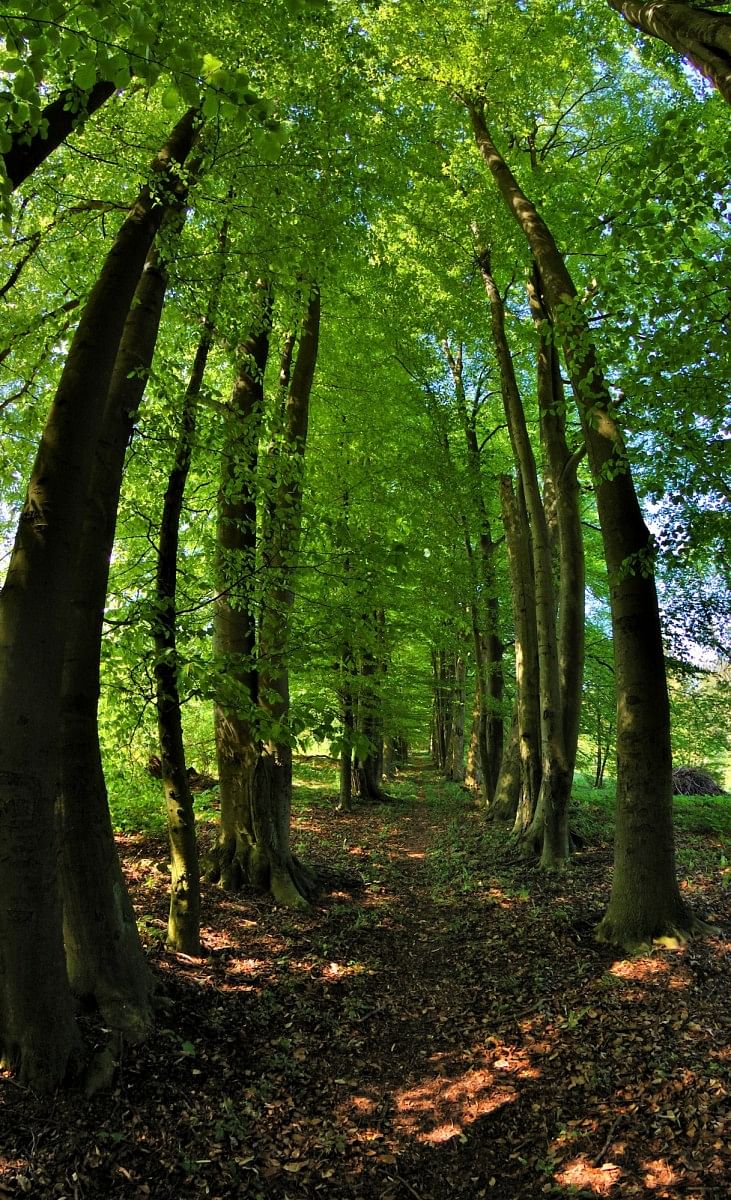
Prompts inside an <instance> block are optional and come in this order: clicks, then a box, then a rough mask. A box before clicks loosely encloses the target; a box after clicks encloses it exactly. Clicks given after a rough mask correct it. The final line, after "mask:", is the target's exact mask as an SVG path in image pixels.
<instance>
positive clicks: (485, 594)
mask: <svg viewBox="0 0 731 1200" xmlns="http://www.w3.org/2000/svg"><path fill="white" fill-rule="evenodd" d="M444 351H445V354H446V357H447V363H448V364H449V369H450V371H451V373H452V379H453V382H454V393H455V397H456V400H457V409H458V412H459V415H460V420H461V422H462V428H463V432H464V437H465V447H466V451H467V478H468V481H469V490H470V498H471V502H472V507H473V511H474V514H475V517H476V520H477V526H478V529H479V538H478V545H479V554H478V555H477V574H478V579H479V589H478V591H479V595H480V597H481V600H482V613H483V614H484V623H483V622H482V621H481V620H480V619H479V617H478V626H479V629H480V638H481V645H480V649H479V650H478V648H477V643H476V644H475V654H476V658H477V661H478V663H481V665H482V672H481V678H482V685H481V686H482V694H481V700H482V717H481V721H482V728H481V733H480V745H481V751H482V753H483V756H484V757H483V760H482V773H483V779H484V784H485V793H486V796H487V803H488V804H491V803H492V800H493V797H494V795H495V787H496V784H497V779H498V775H499V773H500V759H501V758H502V753H503V738H504V730H503V715H502V700H503V667H502V659H503V645H502V642H501V640H500V605H499V600H498V593H497V586H496V581H495V567H494V562H493V558H494V553H495V543H494V542H493V539H492V531H491V529H490V519H489V516H488V512H487V506H486V504H485V497H484V494H483V490H482V468H481V461H480V447H479V442H478V439H477V426H476V420H477V408H476V405H473V406H472V409H471V411H470V410H468V407H467V397H466V394H465V388H464V379H463V374H462V366H463V364H462V349H461V347H459V348H458V349H457V351H456V352H454V351H453V350H452V348H451V347H450V345H449V343H447V342H445V343H444ZM468 554H469V549H468ZM473 625H474V621H473Z"/></svg>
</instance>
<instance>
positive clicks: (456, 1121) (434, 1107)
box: [395, 1069, 518, 1145]
mask: <svg viewBox="0 0 731 1200" xmlns="http://www.w3.org/2000/svg"><path fill="white" fill-rule="evenodd" d="M517 1098H518V1093H517V1091H516V1090H515V1089H514V1088H511V1087H506V1086H505V1084H504V1083H503V1082H502V1081H496V1076H495V1073H494V1072H493V1071H489V1070H479V1069H478V1070H472V1071H467V1072H465V1074H463V1075H462V1076H461V1077H459V1078H454V1077H452V1078H450V1077H449V1076H446V1075H437V1076H434V1077H433V1078H431V1079H427V1080H424V1082H423V1083H420V1084H419V1085H418V1086H417V1087H413V1088H408V1089H405V1090H404V1091H401V1092H397V1093H396V1096H395V1101H396V1109H397V1112H398V1114H399V1115H398V1117H397V1120H396V1126H397V1128H398V1129H399V1130H400V1132H402V1133H404V1134H406V1135H407V1136H409V1137H413V1138H415V1139H416V1141H417V1142H421V1143H423V1144H425V1145H439V1144H441V1143H443V1142H447V1141H450V1140H451V1139H452V1138H455V1137H463V1136H464V1130H465V1129H466V1128H468V1127H469V1126H470V1125H472V1124H473V1123H474V1122H475V1121H478V1120H479V1119H480V1118H481V1117H485V1116H487V1115H488V1114H489V1113H492V1112H495V1111H496V1110H497V1109H499V1108H503V1107H504V1106H505V1105H506V1104H512V1103H513V1101H515V1100H517Z"/></svg>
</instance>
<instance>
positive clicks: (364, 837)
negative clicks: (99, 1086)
mask: <svg viewBox="0 0 731 1200" xmlns="http://www.w3.org/2000/svg"><path fill="white" fill-rule="evenodd" d="M315 774H316V772H315ZM307 786H308V787H309V788H310V789H311V790H312V792H313V793H314V796H313V801H312V803H311V804H310V805H309V806H308V808H307V809H306V810H305V812H303V813H302V814H300V815H299V816H298V818H297V821H296V831H295V836H296V839H297V841H298V853H300V854H301V855H302V856H303V857H304V858H305V859H307V860H308V861H319V862H320V863H323V864H324V865H326V868H327V869H328V870H329V871H333V870H342V871H349V872H350V875H351V877H352V875H353V873H354V872H355V873H357V874H359V875H360V877H361V880H362V884H363V886H362V889H359V890H354V891H350V892H348V891H342V892H335V893H333V894H331V895H329V896H327V897H325V899H324V900H323V903H322V904H321V905H318V906H317V907H316V909H314V910H313V912H312V913H306V914H301V913H293V912H290V911H285V910H281V909H276V908H274V907H273V906H272V905H271V903H270V902H269V901H267V900H265V899H263V898H261V897H257V896H253V895H243V896H236V897H227V896H224V895H223V894H222V893H220V892H219V891H218V890H216V889H209V890H208V892H207V894H206V906H205V917H204V920H205V925H206V928H205V930H204V941H205V945H206V948H207V950H208V956H207V957H206V958H205V959H203V960H200V961H198V960H190V959H185V958H184V957H183V956H180V955H178V956H176V955H171V954H168V953H167V952H166V951H165V950H164V949H163V947H162V943H161V939H160V931H161V930H162V929H163V928H164V924H165V912H166V873H165V870H164V858H165V850H164V845H163V843H162V842H161V841H155V840H153V839H149V838H148V839H141V838H127V839H124V840H123V849H124V851H125V857H126V863H127V870H128V877H129V879H130V881H131V884H132V886H133V888H134V892H135V900H136V903H137V905H138V908H139V915H140V917H141V919H142V924H143V929H145V930H146V936H147V939H148V944H149V951H150V955H151V958H152V959H153V961H154V963H155V964H156V968H157V970H158V971H159V973H160V976H161V978H162V979H163V980H164V981H165V984H166V989H167V993H168V997H169V1002H170V1008H169V1011H168V1012H167V1014H166V1015H165V1017H164V1018H163V1020H162V1022H161V1027H160V1029H159V1030H158V1036H157V1037H156V1038H154V1039H153V1040H152V1041H151V1042H150V1043H148V1044H147V1045H146V1046H143V1047H140V1048H139V1049H137V1050H134V1051H127V1052H126V1054H125V1057H124V1059H123V1061H122V1064H121V1070H120V1072H119V1076H118V1079H117V1081H116V1084H115V1087H114V1089H113V1091H112V1092H111V1093H107V1094H100V1095H98V1096H96V1097H94V1098H93V1099H92V1100H91V1101H89V1102H88V1104H86V1103H85V1104H83V1105H79V1103H78V1099H77V1100H74V1099H73V1097H71V1098H66V1097H60V1098H59V1100H58V1102H57V1104H56V1105H55V1107H54V1108H53V1110H52V1111H50V1110H49V1108H48V1105H44V1104H41V1103H40V1102H38V1101H36V1100H35V1099H34V1098H33V1097H32V1096H31V1095H30V1094H28V1093H24V1092H23V1091H22V1090H21V1089H19V1088H17V1087H15V1086H14V1085H12V1084H9V1085H8V1086H7V1087H6V1088H5V1089H4V1091H5V1097H4V1099H5V1103H4V1105H3V1106H2V1107H0V1121H2V1129H3V1136H2V1143H1V1145H2V1153H4V1154H5V1155H6V1157H5V1159H4V1160H3V1159H0V1163H2V1164H3V1168H2V1169H0V1195H9V1196H16V1195H18V1196H20V1195H29V1196H31V1197H38V1198H39V1200H46V1198H47V1197H53V1198H54V1200H61V1197H68V1198H69V1200H72V1198H73V1200H84V1198H87V1197H91V1198H93V1197H102V1196H104V1197H130V1198H132V1197H134V1198H137V1197H148V1196H149V1197H154V1198H155V1200H173V1198H175V1200H177V1198H178V1197H180V1196H182V1195H184V1196H185V1197H186V1200H198V1198H199V1197H200V1198H202V1197H211V1198H213V1200H216V1198H218V1200H224V1198H228V1197H237V1196H242V1197H251V1198H252V1200H264V1198H265V1197H266V1200H307V1198H310V1197H331V1198H332V1200H351V1198H352V1200H356V1198H359V1197H362V1198H363V1200H408V1198H409V1197H411V1198H412V1200H413V1198H414V1197H415V1198H416V1200H447V1198H449V1197H457V1198H459V1200H481V1198H482V1197H496V1198H499V1200H520V1198H523V1197H525V1198H526V1200H527V1198H528V1197H533V1196H536V1195H549V1196H563V1197H569V1196H576V1195H580V1196H581V1195H583V1196H587V1197H588V1196H593V1197H596V1196H610V1197H615V1196H616V1197H619V1196H620V1195H621V1196H623V1197H624V1196H653V1197H668V1198H669V1197H676V1196H681V1195H682V1196H686V1197H692V1198H694V1200H708V1198H711V1200H721V1197H725V1196H726V1195H727V1184H726V1178H727V1174H726V1170H727V1167H728V1164H729V1149H731V1145H730V1143H729V1129H728V1127H727V1125H726V1124H725V1123H724V1117H725V1115H726V1112H727V1105H728V1085H729V1060H728V1047H727V1037H726V1036H725V1033H724V1024H725V1029H726V1032H727V1030H728V1024H727V1022H728V1018H727V1011H728V1009H727V1002H726V996H727V995H728V993H729V982H731V981H730V980H729V974H730V971H729V959H730V957H731V956H729V954H728V949H729V944H728V942H726V943H724V942H723V940H722V939H713V940H710V941H707V942H702V943H698V944H696V945H693V946H692V947H690V948H688V949H686V950H683V951H680V952H677V953H675V954H667V953H662V954H653V955H648V956H646V957H644V958H638V959H632V960H625V959H622V958H621V957H618V956H617V955H616V954H613V953H612V951H611V950H609V949H607V948H606V947H599V946H597V945H596V944H595V943H594V942H593V938H592V929H593V924H594V922H595V921H596V919H597V918H598V916H599V915H600V913H601V906H602V903H603V902H604V900H605V898H606V894H607V871H608V864H609V862H610V859H611V855H610V851H609V847H607V846H601V845H600V846H596V847H594V848H591V849H587V850H586V851H585V852H584V853H583V854H582V855H580V856H578V858H577V860H576V862H575V864H574V865H573V867H572V869H571V871H570V872H568V873H567V874H566V876H565V877H563V878H561V879H558V880H545V879H543V878H541V877H540V876H539V874H538V873H537V872H536V871H535V870H534V869H533V868H532V867H527V866H525V865H524V864H522V863H517V862H512V863H511V862H510V861H508V862H507V863H506V862H505V860H504V853H503V849H502V848H503V844H504V835H503V833H502V832H501V831H494V830H490V829H487V830H486V829H485V827H484V825H483V823H482V822H481V821H480V820H478V819H477V817H476V816H475V814H474V811H473V810H472V808H471V807H470V805H469V802H468V800H467V798H466V796H465V794H464V793H462V792H461V791H460V790H459V789H458V788H456V787H454V786H453V785H452V786H451V787H449V788H446V789H445V787H444V785H443V783H440V782H439V781H438V779H437V777H436V775H434V774H433V773H432V772H431V771H430V770H428V769H424V768H423V767H421V766H420V765H419V764H417V766H416V767H415V768H412V769H411V770H410V771H408V772H405V773H404V775H403V776H402V777H401V779H400V780H399V782H398V784H397V785H396V786H395V787H394V792H395V795H396V799H395V801H394V803H393V804H389V805H378V806H373V807H367V808H358V809H356V811H355V812H354V813H352V814H337V813H336V812H335V811H334V810H333V807H332V799H331V793H330V794H328V795H327V798H326V796H325V787H324V786H323V787H322V788H321V789H318V786H317V781H316V780H315V782H314V784H313V783H312V782H310V783H309V784H308V785H307ZM694 886H695V887H696V888H697V894H696V895H695V896H694V903H695V904H696V905H698V906H700V905H701V904H702V903H703V902H705V908H704V910H703V911H704V914H705V915H711V913H712V912H713V913H715V916H716V918H717V919H721V920H723V918H724V917H726V918H727V917H728V891H727V890H726V891H725V892H724V891H723V890H722V888H721V886H720V885H719V886H716V884H715V882H714V880H713V879H712V878H711V877H710V876H709V877H708V878H705V877H699V878H698V880H697V881H696V883H695V884H694ZM704 889H705V890H704ZM724 905H725V906H726V910H725V912H724V911H722V908H723V906H724Z"/></svg>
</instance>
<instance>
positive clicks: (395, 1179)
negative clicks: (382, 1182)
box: [386, 1172, 423, 1200]
mask: <svg viewBox="0 0 731 1200" xmlns="http://www.w3.org/2000/svg"><path fill="white" fill-rule="evenodd" d="M386 1179H389V1180H390V1181H391V1183H401V1184H403V1186H404V1187H405V1188H406V1190H407V1192H411V1195H412V1196H415V1197H416V1200H423V1196H420V1195H419V1193H418V1192H417V1191H416V1189H415V1188H412V1186H411V1184H410V1183H407V1182H406V1180H405V1179H402V1178H401V1176H400V1175H399V1174H397V1173H395V1172H394V1174H393V1175H387V1176H386Z"/></svg>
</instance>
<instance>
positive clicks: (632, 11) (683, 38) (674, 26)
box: [607, 0, 731, 104]
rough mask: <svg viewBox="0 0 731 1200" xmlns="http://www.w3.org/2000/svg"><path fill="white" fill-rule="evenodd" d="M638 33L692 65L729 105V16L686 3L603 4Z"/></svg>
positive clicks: (625, 0) (630, 0) (616, 0)
mask: <svg viewBox="0 0 731 1200" xmlns="http://www.w3.org/2000/svg"><path fill="white" fill-rule="evenodd" d="M607 3H608V4H609V7H610V8H613V9H614V10H615V11H616V12H618V13H621V15H622V16H623V17H624V19H625V21H627V22H628V24H630V25H632V26H633V27H634V28H635V29H639V30H640V32H641V33H646V34H648V35H649V36H650V37H655V38H660V40H661V41H663V42H666V43H667V45H668V46H672V48H673V50H677V51H678V52H679V53H680V54H682V55H683V57H684V58H687V59H688V60H689V62H691V63H692V64H693V66H694V67H696V68H697V69H698V70H699V71H700V72H701V73H702V74H703V75H705V76H706V78H707V79H710V81H711V83H712V84H713V85H714V87H717V88H718V90H719V92H720V93H721V95H722V96H723V98H724V100H726V102H727V103H728V104H731V16H729V15H728V13H722V12H718V11H717V8H718V7H720V6H721V5H722V4H723V3H724V0H719V3H718V4H717V5H714V4H712V3H711V4H709V5H707V6H706V7H701V6H698V5H695V4H688V3H687V2H686V0H652V2H651V3H647V2H646V0H645V2H643V0H607Z"/></svg>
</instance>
